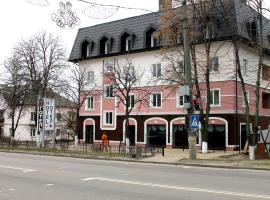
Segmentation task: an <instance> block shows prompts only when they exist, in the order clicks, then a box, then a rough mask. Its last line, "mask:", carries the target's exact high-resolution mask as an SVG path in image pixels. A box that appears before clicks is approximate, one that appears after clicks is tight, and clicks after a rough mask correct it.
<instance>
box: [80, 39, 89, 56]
mask: <svg viewBox="0 0 270 200" xmlns="http://www.w3.org/2000/svg"><path fill="white" fill-rule="evenodd" d="M91 51H92V49H91V43H89V42H88V41H87V40H85V41H84V42H83V43H82V48H81V55H82V58H84V59H85V58H88V57H90V55H91Z"/></svg>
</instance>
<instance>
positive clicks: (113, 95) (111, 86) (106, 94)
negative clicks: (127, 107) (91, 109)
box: [104, 84, 115, 98]
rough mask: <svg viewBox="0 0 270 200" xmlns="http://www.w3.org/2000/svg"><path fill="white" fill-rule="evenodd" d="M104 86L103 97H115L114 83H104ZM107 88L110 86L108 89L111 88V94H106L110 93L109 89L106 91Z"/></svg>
mask: <svg viewBox="0 0 270 200" xmlns="http://www.w3.org/2000/svg"><path fill="white" fill-rule="evenodd" d="M104 87H105V90H104V94H105V98H114V97H115V94H114V92H115V90H114V85H113V84H107V85H104ZM108 88H110V89H109V90H112V96H111V95H108V94H111V91H109V92H107V90H108Z"/></svg>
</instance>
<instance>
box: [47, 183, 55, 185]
mask: <svg viewBox="0 0 270 200" xmlns="http://www.w3.org/2000/svg"><path fill="white" fill-rule="evenodd" d="M46 186H54V184H53V183H48V184H46Z"/></svg>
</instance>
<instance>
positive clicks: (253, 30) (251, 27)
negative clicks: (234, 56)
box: [246, 21, 257, 42]
mask: <svg viewBox="0 0 270 200" xmlns="http://www.w3.org/2000/svg"><path fill="white" fill-rule="evenodd" d="M246 28H247V32H248V36H249V37H250V39H251V40H253V41H254V42H256V41H257V24H256V22H255V21H253V22H247V23H246Z"/></svg>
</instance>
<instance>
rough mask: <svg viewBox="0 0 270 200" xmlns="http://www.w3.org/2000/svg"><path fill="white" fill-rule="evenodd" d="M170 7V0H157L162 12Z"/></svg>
mask: <svg viewBox="0 0 270 200" xmlns="http://www.w3.org/2000/svg"><path fill="white" fill-rule="evenodd" d="M170 9H172V0H159V11H161V12H164V11H168V10H170Z"/></svg>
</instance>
